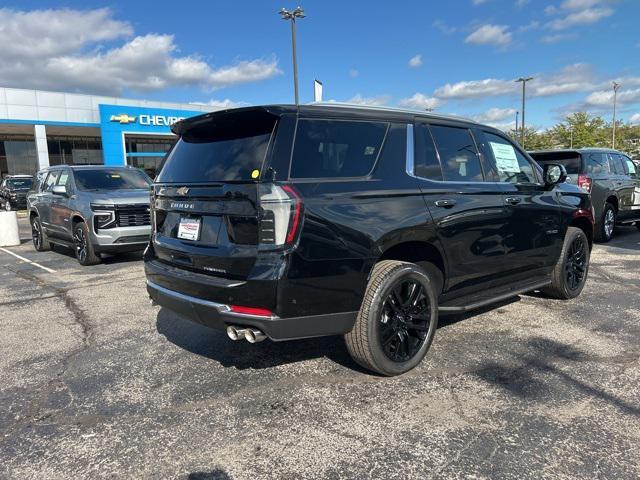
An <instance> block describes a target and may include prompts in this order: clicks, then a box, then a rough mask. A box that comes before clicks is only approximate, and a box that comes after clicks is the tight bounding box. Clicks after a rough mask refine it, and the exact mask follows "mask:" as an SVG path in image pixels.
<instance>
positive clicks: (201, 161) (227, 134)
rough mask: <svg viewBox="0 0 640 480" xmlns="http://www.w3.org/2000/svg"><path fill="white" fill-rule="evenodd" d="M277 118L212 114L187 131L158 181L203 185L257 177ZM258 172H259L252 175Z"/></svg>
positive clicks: (241, 114) (253, 113) (239, 113)
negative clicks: (209, 117)
mask: <svg viewBox="0 0 640 480" xmlns="http://www.w3.org/2000/svg"><path fill="white" fill-rule="evenodd" d="M275 124H276V117H274V116H273V115H270V114H267V113H266V112H262V111H257V112H256V111H250V112H246V111H242V112H235V113H233V114H225V115H221V116H220V118H218V117H216V116H215V115H214V116H213V117H212V118H211V119H210V120H203V122H202V123H201V124H196V125H194V126H193V127H192V128H190V129H188V130H187V131H186V132H185V133H184V134H183V135H182V137H181V138H180V140H178V143H176V145H175V147H174V148H173V149H172V150H171V152H170V153H169V154H168V155H167V157H166V159H165V161H164V165H163V167H162V169H161V170H160V173H159V174H158V177H157V179H156V181H157V182H161V183H163V182H166V183H198V182H200V183H202V182H217V181H240V180H245V181H246V180H252V179H255V178H256V175H258V174H259V173H260V171H261V169H262V164H263V163H264V159H265V156H266V153H267V147H268V146H269V140H270V139H271V135H272V133H273V131H274V128H275ZM255 170H258V173H257V174H256V173H254V171H255Z"/></svg>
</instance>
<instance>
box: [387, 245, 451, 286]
mask: <svg viewBox="0 0 640 480" xmlns="http://www.w3.org/2000/svg"><path fill="white" fill-rule="evenodd" d="M382 260H400V261H404V262H411V263H415V264H417V265H420V266H422V267H426V266H427V265H429V264H431V265H433V266H435V267H436V269H437V271H436V270H432V269H431V268H428V270H431V271H429V272H428V273H431V274H432V275H433V276H435V277H436V278H435V280H436V283H437V285H436V292H437V293H438V294H440V293H442V290H443V288H444V286H445V280H446V278H447V267H446V262H445V257H444V253H443V252H442V251H441V250H440V249H439V248H438V247H437V246H436V245H434V243H432V242H429V241H425V240H408V241H404V242H397V243H394V244H391V245H387V246H386V248H385V249H384V250H383V251H382V252H381V254H380V256H379V257H378V258H377V259H376V263H377V262H380V261H382Z"/></svg>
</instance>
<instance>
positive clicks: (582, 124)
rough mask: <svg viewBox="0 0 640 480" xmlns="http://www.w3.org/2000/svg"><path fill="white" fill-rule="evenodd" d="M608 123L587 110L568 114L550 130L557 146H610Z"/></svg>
mask: <svg viewBox="0 0 640 480" xmlns="http://www.w3.org/2000/svg"><path fill="white" fill-rule="evenodd" d="M606 126H607V125H606V123H605V121H604V120H603V119H602V117H596V116H590V115H589V114H588V113H586V112H577V113H572V114H571V115H568V116H567V117H566V118H565V120H564V122H561V123H558V124H557V125H555V126H554V127H552V128H551V129H550V131H549V133H550V135H551V136H552V137H553V139H554V142H555V144H556V145H555V147H556V148H583V147H609V146H610V144H609V143H610V141H609V143H608V139H607V134H606V131H607V129H606Z"/></svg>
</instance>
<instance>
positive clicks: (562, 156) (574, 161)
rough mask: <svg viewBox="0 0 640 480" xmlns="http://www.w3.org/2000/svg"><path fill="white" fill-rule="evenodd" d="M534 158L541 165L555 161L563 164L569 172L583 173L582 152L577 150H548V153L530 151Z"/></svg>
mask: <svg viewBox="0 0 640 480" xmlns="http://www.w3.org/2000/svg"><path fill="white" fill-rule="evenodd" d="M529 155H531V156H532V157H533V159H534V160H535V161H536V162H538V163H539V164H540V165H544V164H545V163H555V164H556V165H562V166H563V167H564V168H565V170H566V171H567V174H569V175H576V174H578V173H582V159H581V158H580V154H579V153H576V152H548V153H536V152H533V153H529Z"/></svg>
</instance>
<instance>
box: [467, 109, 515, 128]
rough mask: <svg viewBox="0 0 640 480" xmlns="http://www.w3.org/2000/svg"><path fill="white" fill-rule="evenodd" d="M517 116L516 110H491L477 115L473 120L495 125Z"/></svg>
mask: <svg viewBox="0 0 640 480" xmlns="http://www.w3.org/2000/svg"><path fill="white" fill-rule="evenodd" d="M515 114H516V109H515V108H495V107H494V108H490V109H489V110H487V111H486V112H483V113H481V114H479V115H475V116H474V117H473V118H474V119H475V120H476V121H478V122H482V123H492V124H493V123H495V122H500V121H502V120H505V119H507V118H512V117H513V116H514V115H515Z"/></svg>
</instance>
